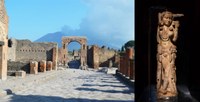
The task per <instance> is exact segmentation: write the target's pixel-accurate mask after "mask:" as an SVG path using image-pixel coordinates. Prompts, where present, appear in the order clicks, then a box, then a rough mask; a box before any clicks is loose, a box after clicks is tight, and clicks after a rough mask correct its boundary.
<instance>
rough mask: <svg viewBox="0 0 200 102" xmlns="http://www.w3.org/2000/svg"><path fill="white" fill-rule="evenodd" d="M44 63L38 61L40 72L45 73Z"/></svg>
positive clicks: (43, 61)
mask: <svg viewBox="0 0 200 102" xmlns="http://www.w3.org/2000/svg"><path fill="white" fill-rule="evenodd" d="M46 68H47V67H46V61H45V60H42V61H40V72H46Z"/></svg>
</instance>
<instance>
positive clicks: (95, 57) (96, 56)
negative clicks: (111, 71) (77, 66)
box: [92, 45, 99, 69]
mask: <svg viewBox="0 0 200 102" xmlns="http://www.w3.org/2000/svg"><path fill="white" fill-rule="evenodd" d="M92 56H93V57H92V65H93V68H94V69H98V68H99V48H98V46H96V45H93V46H92Z"/></svg>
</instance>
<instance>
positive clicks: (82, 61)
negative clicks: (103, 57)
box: [61, 36, 87, 66]
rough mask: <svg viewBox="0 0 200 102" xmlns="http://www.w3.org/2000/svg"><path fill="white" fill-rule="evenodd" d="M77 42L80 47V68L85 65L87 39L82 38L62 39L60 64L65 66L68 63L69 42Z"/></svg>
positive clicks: (70, 37)
mask: <svg viewBox="0 0 200 102" xmlns="http://www.w3.org/2000/svg"><path fill="white" fill-rule="evenodd" d="M74 41H75V42H78V43H79V44H80V45H81V50H80V66H86V64H87V38H86V37H84V36H64V37H62V60H61V61H62V64H63V65H64V66H67V63H68V59H67V56H68V49H67V46H68V44H69V43H70V42H74Z"/></svg>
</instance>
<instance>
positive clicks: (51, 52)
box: [8, 39, 58, 71]
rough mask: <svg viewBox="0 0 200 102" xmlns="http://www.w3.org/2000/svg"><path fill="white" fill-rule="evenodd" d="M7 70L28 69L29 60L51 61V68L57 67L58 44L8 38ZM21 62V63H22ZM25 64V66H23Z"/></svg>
mask: <svg viewBox="0 0 200 102" xmlns="http://www.w3.org/2000/svg"><path fill="white" fill-rule="evenodd" d="M9 43H10V44H11V45H10V46H11V47H9V48H8V69H9V70H20V69H23V70H25V71H29V70H30V66H28V65H29V63H30V61H38V62H39V61H42V60H45V61H52V62H53V69H56V68H57V57H58V45H57V43H53V42H48V43H47V42H40V43H39V42H31V41H29V40H16V39H9ZM22 63H23V64H22ZM25 66H26V67H25Z"/></svg>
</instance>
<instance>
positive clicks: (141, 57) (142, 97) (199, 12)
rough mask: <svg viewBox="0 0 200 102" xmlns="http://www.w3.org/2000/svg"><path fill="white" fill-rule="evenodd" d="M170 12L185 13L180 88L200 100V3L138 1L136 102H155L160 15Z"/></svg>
mask: <svg viewBox="0 0 200 102" xmlns="http://www.w3.org/2000/svg"><path fill="white" fill-rule="evenodd" d="M166 9H167V10H169V11H171V12H172V13H182V14H184V17H181V18H178V20H179V21H180V27H179V32H178V39H177V41H176V46H177V58H176V67H177V70H176V75H177V87H178V86H185V88H186V89H187V90H188V91H189V93H190V95H191V98H194V99H196V100H198V101H200V71H199V69H200V45H199V44H200V37H199V35H200V0H136V1H135V59H136V61H135V66H136V67H135V71H136V72H135V73H136V76H135V100H136V102H149V101H152V102H153V100H154V99H155V97H154V95H155V90H154V89H155V85H156V68H157V60H156V53H157V41H156V33H157V25H158V12H162V11H165V10H166ZM178 91H181V89H179V88H178ZM179 93H180V92H179ZM188 97H189V96H188Z"/></svg>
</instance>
